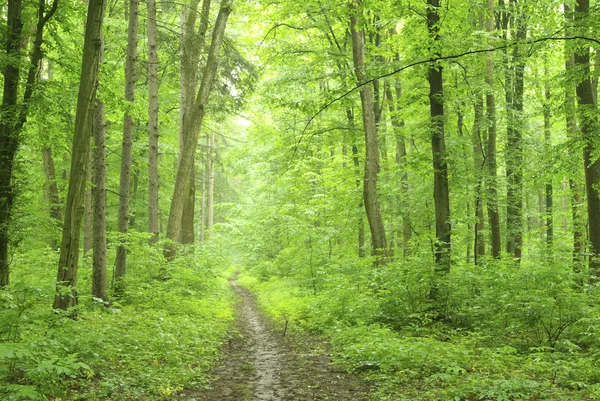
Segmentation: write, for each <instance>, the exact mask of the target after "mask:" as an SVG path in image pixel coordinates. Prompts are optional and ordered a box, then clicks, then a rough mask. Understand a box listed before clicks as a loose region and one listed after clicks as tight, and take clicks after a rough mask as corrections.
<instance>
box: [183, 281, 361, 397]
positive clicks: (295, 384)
mask: <svg viewBox="0 0 600 401" xmlns="http://www.w3.org/2000/svg"><path fill="white" fill-rule="evenodd" d="M231 285H232V286H233V289H234V291H235V293H236V295H237V298H238V299H237V305H236V314H237V318H236V326H235V329H234V330H233V331H232V332H231V333H230V335H229V341H228V342H227V343H225V344H224V351H225V353H226V359H225V360H224V361H223V362H222V364H221V365H220V366H218V367H217V368H216V370H215V371H214V373H213V381H212V383H211V385H210V389H208V390H193V391H192V390H190V391H187V392H185V393H184V396H183V397H182V398H181V400H185V401H192V400H195V401H250V400H269V401H317V400H332V401H346V400H348V401H368V400H369V389H368V387H367V386H366V384H365V383H364V382H361V381H360V380H359V379H358V378H356V377H354V376H351V375H349V374H347V373H345V372H344V371H343V370H340V369H339V368H336V367H335V366H333V365H331V364H330V358H329V356H328V354H327V353H328V351H327V347H326V344H324V343H323V342H322V341H316V340H315V339H309V338H300V337H294V338H291V337H290V336H289V335H288V336H286V337H285V338H284V337H283V330H284V327H283V325H282V327H278V328H274V327H273V325H272V323H271V322H269V321H268V320H267V319H266V318H265V317H264V316H263V315H262V314H261V313H260V311H259V309H258V306H257V303H256V300H255V298H254V296H253V295H252V294H251V293H250V292H249V291H247V290H246V289H244V288H241V287H238V286H237V285H236V283H235V281H232V282H231Z"/></svg>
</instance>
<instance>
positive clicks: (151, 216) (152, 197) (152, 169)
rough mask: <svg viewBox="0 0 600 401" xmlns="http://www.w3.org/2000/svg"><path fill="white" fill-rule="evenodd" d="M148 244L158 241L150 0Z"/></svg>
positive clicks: (152, 1)
mask: <svg viewBox="0 0 600 401" xmlns="http://www.w3.org/2000/svg"><path fill="white" fill-rule="evenodd" d="M148 232H149V233H150V234H151V235H152V236H151V237H150V238H149V240H148V243H149V245H154V244H156V242H157V241H158V234H159V229H158V52H157V45H156V0H148Z"/></svg>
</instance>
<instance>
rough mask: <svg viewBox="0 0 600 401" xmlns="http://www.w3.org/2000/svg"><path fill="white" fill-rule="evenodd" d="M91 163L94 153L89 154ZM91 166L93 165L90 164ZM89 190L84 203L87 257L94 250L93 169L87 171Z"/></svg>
mask: <svg viewBox="0 0 600 401" xmlns="http://www.w3.org/2000/svg"><path fill="white" fill-rule="evenodd" d="M89 157H90V161H91V160H92V152H90V153H89ZM89 165H90V166H91V165H92V163H89ZM86 181H87V189H86V190H85V200H84V202H83V204H84V206H83V255H84V256H85V255H87V254H88V253H89V252H90V251H91V250H92V187H91V186H90V183H91V182H92V169H91V168H89V169H88V171H87V178H86Z"/></svg>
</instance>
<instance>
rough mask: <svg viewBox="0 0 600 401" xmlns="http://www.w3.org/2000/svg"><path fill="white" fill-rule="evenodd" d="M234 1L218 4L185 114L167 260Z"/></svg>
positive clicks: (172, 254)
mask: <svg viewBox="0 0 600 401" xmlns="http://www.w3.org/2000/svg"><path fill="white" fill-rule="evenodd" d="M232 3H233V0H221V4H220V9H219V14H218V16H217V20H216V22H215V25H214V28H213V35H212V41H211V44H210V49H209V52H208V58H207V61H206V66H205V68H204V72H203V74H202V82H201V84H200V89H199V90H198V95H197V96H196V101H195V103H194V106H193V108H192V109H191V110H190V112H189V113H186V121H188V123H185V126H186V127H189V129H190V133H189V135H185V142H184V147H183V152H182V153H181V160H180V161H179V167H178V169H177V176H176V179H175V188H174V190H173V199H172V201H171V210H170V212H169V222H168V226H167V239H169V240H170V241H171V243H167V244H166V245H165V249H164V255H165V257H166V258H167V259H172V258H174V257H175V255H176V254H177V248H176V246H175V243H176V242H177V240H178V238H179V235H180V231H181V217H182V215H183V205H184V203H185V199H186V190H187V188H188V182H189V178H190V175H191V172H192V169H193V167H194V159H195V157H194V155H195V153H196V146H197V145H198V136H199V133H200V127H201V126H202V121H203V119H204V114H205V111H206V106H207V104H208V97H209V94H210V90H211V87H212V83H213V80H214V77H215V75H216V71H217V64H218V58H219V52H220V49H221V44H222V42H223V36H224V34H225V26H226V24H227V18H228V17H229V13H230V12H231V7H232Z"/></svg>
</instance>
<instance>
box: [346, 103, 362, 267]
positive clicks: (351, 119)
mask: <svg viewBox="0 0 600 401" xmlns="http://www.w3.org/2000/svg"><path fill="white" fill-rule="evenodd" d="M346 118H347V119H348V126H349V127H350V130H351V131H352V137H353V140H352V162H353V164H354V175H355V177H356V189H357V190H360V187H361V184H362V183H361V179H360V177H361V176H360V160H359V158H358V146H356V134H355V132H356V131H355V130H356V126H355V124H354V112H353V111H352V110H351V109H349V108H348V109H346ZM364 207H365V205H364V198H363V197H362V196H361V197H360V201H359V202H358V210H359V211H360V213H359V216H358V220H357V227H358V238H357V239H358V257H359V258H364V257H365V225H364V222H363V214H362V212H363V210H364Z"/></svg>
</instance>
